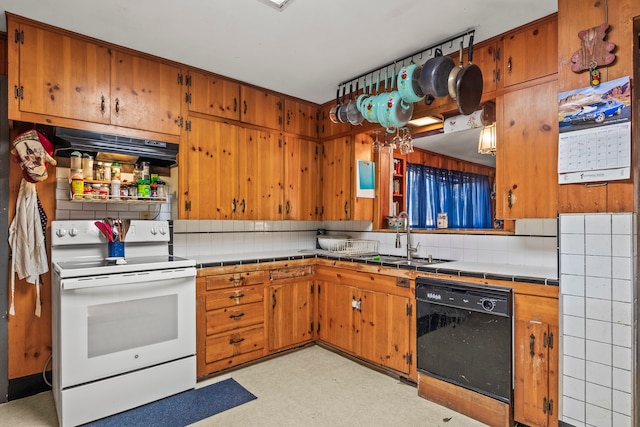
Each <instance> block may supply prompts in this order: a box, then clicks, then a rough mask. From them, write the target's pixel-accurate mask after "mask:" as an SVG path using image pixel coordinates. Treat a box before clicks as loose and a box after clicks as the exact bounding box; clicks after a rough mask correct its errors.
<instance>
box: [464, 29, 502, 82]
mask: <svg viewBox="0 0 640 427" xmlns="http://www.w3.org/2000/svg"><path fill="white" fill-rule="evenodd" d="M499 52H500V51H499V48H498V46H497V44H496V43H495V42H493V43H489V44H486V45H480V46H477V47H476V46H474V47H473V53H472V55H473V56H472V59H471V60H472V62H473V63H474V64H476V65H478V67H479V68H480V71H482V93H483V94H486V93H491V92H494V91H495V90H496V89H497V88H498V78H499V69H498V62H497V61H498V59H499V56H498V55H499ZM464 63H465V64H467V58H464Z"/></svg>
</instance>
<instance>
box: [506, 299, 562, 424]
mask: <svg viewBox="0 0 640 427" xmlns="http://www.w3.org/2000/svg"><path fill="white" fill-rule="evenodd" d="M514 298H515V303H514V306H515V313H514V408H513V415H514V420H515V421H518V422H521V423H523V424H526V425H528V426H530V427H547V426H552V427H555V426H557V425H558V299H557V298H548V297H540V296H534V295H526V294H519V293H516V294H515V297H514Z"/></svg>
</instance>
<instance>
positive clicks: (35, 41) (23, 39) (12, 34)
mask: <svg viewBox="0 0 640 427" xmlns="http://www.w3.org/2000/svg"><path fill="white" fill-rule="evenodd" d="M7 24H8V35H9V43H8V61H9V70H8V77H9V119H15V120H24V117H23V114H25V113H33V114H41V115H46V116H53V117H59V118H70V119H77V120H83V121H89V122H96V123H107V124H108V123H109V122H110V102H111V98H110V91H111V88H110V84H109V81H110V67H111V57H110V54H109V49H107V48H106V47H104V46H100V45H98V44H95V43H90V42H87V41H84V40H79V39H75V38H73V37H70V36H67V35H63V34H61V33H56V32H53V31H48V30H45V29H42V28H38V27H36V26H32V25H28V24H24V23H18V22H16V21H14V20H13V19H8V20H7ZM26 121H29V120H26Z"/></svg>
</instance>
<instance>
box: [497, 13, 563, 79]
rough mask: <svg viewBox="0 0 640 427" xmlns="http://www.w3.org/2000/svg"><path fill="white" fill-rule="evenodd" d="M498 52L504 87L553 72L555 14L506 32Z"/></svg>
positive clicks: (554, 62) (556, 48)
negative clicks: (511, 31) (500, 57)
mask: <svg viewBox="0 0 640 427" xmlns="http://www.w3.org/2000/svg"><path fill="white" fill-rule="evenodd" d="M501 56H502V70H501V72H500V77H501V79H502V82H503V85H504V86H505V87H508V86H512V85H515V84H518V83H522V82H526V81H529V80H533V79H536V78H538V77H543V76H548V75H549V74H554V73H557V72H558V59H557V58H558V20H557V18H554V19H550V20H547V21H542V22H539V23H537V24H535V25H532V26H528V27H526V28H523V29H522V30H519V31H515V32H513V33H510V34H508V35H506V36H505V37H504V39H503V54H502V55H501Z"/></svg>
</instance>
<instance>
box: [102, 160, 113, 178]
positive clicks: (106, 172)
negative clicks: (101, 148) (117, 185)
mask: <svg viewBox="0 0 640 427" xmlns="http://www.w3.org/2000/svg"><path fill="white" fill-rule="evenodd" d="M103 166H104V178H103V180H105V181H111V163H109V162H105V163H103Z"/></svg>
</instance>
